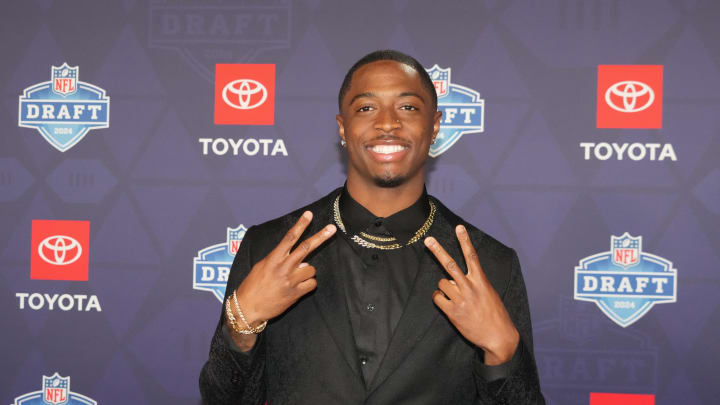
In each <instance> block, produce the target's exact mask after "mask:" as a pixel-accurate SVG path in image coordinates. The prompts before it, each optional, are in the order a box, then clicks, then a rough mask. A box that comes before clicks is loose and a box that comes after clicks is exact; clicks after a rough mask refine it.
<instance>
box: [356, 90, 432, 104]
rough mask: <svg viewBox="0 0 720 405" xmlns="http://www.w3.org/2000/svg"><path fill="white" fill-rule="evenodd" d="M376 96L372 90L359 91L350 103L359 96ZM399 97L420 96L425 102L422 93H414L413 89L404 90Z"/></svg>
mask: <svg viewBox="0 0 720 405" xmlns="http://www.w3.org/2000/svg"><path fill="white" fill-rule="evenodd" d="M376 96H377V95H376V94H375V93H372V92H365V93H359V94H356V95H355V96H354V97H353V98H351V99H350V103H349V104H352V103H354V102H355V100H357V99H359V98H362V97H376ZM399 97H417V98H419V99H420V101H422V102H423V103H424V102H425V99H424V98H423V96H422V95H420V94H418V93H414V92H412V91H404V92H402V93H400V95H399Z"/></svg>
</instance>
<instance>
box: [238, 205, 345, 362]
mask: <svg viewBox="0 0 720 405" xmlns="http://www.w3.org/2000/svg"><path fill="white" fill-rule="evenodd" d="M311 220H312V212H310V211H305V212H304V213H303V215H302V216H301V217H300V219H299V220H298V221H297V222H296V223H295V225H293V227H292V228H290V230H289V231H288V232H287V233H286V234H285V236H284V237H283V239H282V240H281V241H280V243H279V244H278V245H277V246H276V247H275V248H274V249H273V250H272V251H271V252H270V253H269V254H268V255H267V256H265V257H264V258H263V259H262V260H260V261H259V262H257V263H256V264H255V265H254V266H253V268H252V269H251V270H250V273H249V274H248V276H247V277H246V278H245V280H243V282H242V283H240V286H238V288H237V290H235V291H236V294H237V299H238V303H239V304H240V308H241V309H242V311H243V314H244V315H245V319H246V320H247V322H248V323H249V324H250V325H251V326H253V327H255V326H258V325H259V324H261V323H262V322H263V321H266V320H270V319H272V318H275V317H276V316H278V315H280V314H282V313H283V312H285V311H286V310H287V309H288V308H290V306H291V305H292V304H294V303H295V302H296V301H297V300H299V299H300V297H302V296H303V295H305V294H307V293H309V292H310V291H312V290H314V289H315V287H317V281H316V280H315V268H314V267H313V266H310V265H309V264H307V263H305V262H303V260H304V259H305V257H307V255H308V254H310V252H312V251H313V250H315V249H316V248H317V247H318V246H320V245H321V244H322V243H323V242H325V241H326V240H328V239H329V238H330V237H331V236H332V235H333V234H334V233H335V231H336V228H335V225H332V224H330V225H327V226H326V227H324V228H323V229H322V230H321V231H320V232H318V233H316V234H315V235H313V236H311V237H309V238H307V239H305V240H304V241H303V242H302V243H300V245H298V247H297V248H296V249H295V250H292V251H291V249H292V247H293V246H294V245H295V243H296V242H297V241H298V240H299V239H300V236H301V235H302V234H303V232H304V231H305V229H306V228H307V226H308V225H309V224H310V221H311ZM232 310H233V313H234V314H235V317H236V318H237V321H238V322H239V324H240V325H241V326H242V325H243V324H242V321H241V320H240V319H239V316H238V314H237V312H236V311H235V308H232ZM231 330H232V329H231ZM232 335H233V340H235V341H236V343H240V341H239V338H241V337H242V335H239V334H236V333H235V332H232ZM245 336H247V335H245ZM251 336H252V339H251V340H252V342H249V341H248V340H249V339H241V340H242V342H243V343H244V344H243V345H241V348H243V349H245V350H249V348H251V347H252V345H253V344H254V342H255V339H254V338H255V335H251ZM248 343H250V345H249V347H247V346H248ZM242 346H245V347H242Z"/></svg>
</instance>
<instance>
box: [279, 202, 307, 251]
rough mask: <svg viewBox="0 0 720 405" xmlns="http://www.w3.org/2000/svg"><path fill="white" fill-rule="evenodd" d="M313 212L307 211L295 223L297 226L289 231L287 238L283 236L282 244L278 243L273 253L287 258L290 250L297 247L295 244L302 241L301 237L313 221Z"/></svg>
mask: <svg viewBox="0 0 720 405" xmlns="http://www.w3.org/2000/svg"><path fill="white" fill-rule="evenodd" d="M312 216H313V215H312V212H310V211H305V212H303V214H302V215H301V216H300V219H298V221H297V222H296V223H295V225H293V226H292V228H290V230H288V231H287V233H286V234H285V236H283V238H282V240H281V241H280V243H278V245H277V247H276V248H275V250H273V253H275V254H281V255H283V256H282V257H285V256H286V255H287V254H288V253H289V252H290V249H292V247H293V246H295V243H296V242H297V241H298V239H300V236H301V235H302V234H303V232H305V229H306V228H307V227H308V225H310V221H312Z"/></svg>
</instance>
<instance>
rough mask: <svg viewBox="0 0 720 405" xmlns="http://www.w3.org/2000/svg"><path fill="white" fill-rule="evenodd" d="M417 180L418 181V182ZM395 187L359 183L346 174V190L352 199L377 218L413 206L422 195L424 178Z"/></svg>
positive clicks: (420, 177)
mask: <svg viewBox="0 0 720 405" xmlns="http://www.w3.org/2000/svg"><path fill="white" fill-rule="evenodd" d="M418 180H419V181H418ZM418 180H415V181H412V180H411V181H407V182H405V183H403V184H401V185H399V186H397V187H379V186H377V185H375V184H367V182H364V181H359V180H358V179H356V178H355V176H352V175H350V173H348V178H347V189H348V192H349V193H350V195H351V196H352V198H353V199H354V200H355V201H357V202H358V203H360V205H362V206H363V207H365V209H367V210H368V211H370V212H372V213H373V215H376V216H378V217H389V216H390V215H392V214H394V213H396V212H398V211H401V210H404V209H405V208H407V207H409V206H411V205H413V203H415V201H417V199H418V198H420V196H421V195H422V192H423V188H424V186H425V182H424V176H419V178H418Z"/></svg>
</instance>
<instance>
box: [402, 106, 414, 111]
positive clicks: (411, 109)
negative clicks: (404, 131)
mask: <svg viewBox="0 0 720 405" xmlns="http://www.w3.org/2000/svg"><path fill="white" fill-rule="evenodd" d="M400 108H401V109H403V110H406V111H417V110H418V108H417V107H415V106H414V105H404V106H402V107H400Z"/></svg>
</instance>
